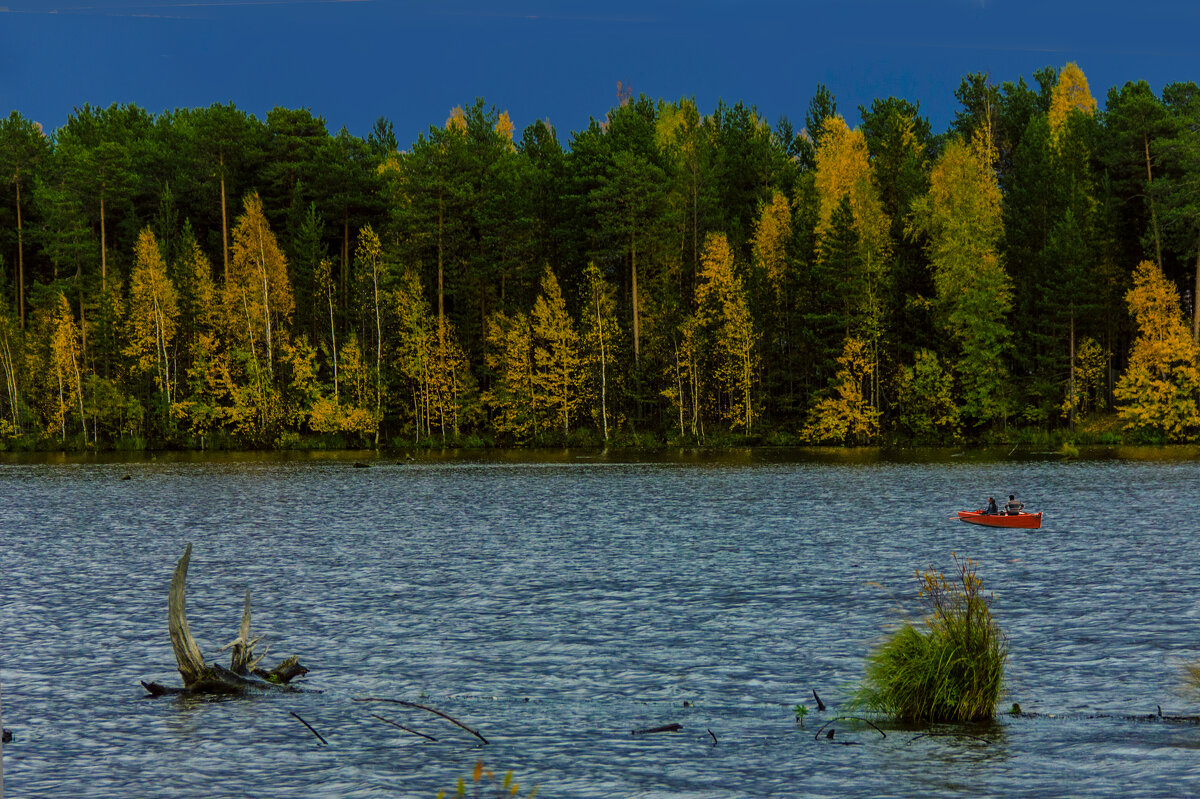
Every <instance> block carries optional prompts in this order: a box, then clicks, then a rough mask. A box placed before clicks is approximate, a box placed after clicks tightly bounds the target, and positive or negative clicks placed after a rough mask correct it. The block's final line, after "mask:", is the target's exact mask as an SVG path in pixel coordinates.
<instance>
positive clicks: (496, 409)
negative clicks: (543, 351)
mask: <svg viewBox="0 0 1200 799" xmlns="http://www.w3.org/2000/svg"><path fill="white" fill-rule="evenodd" d="M486 343H487V350H486V355H485V360H484V362H485V364H486V366H487V367H488V369H490V370H491V372H492V374H493V378H492V384H491V387H490V388H489V389H488V390H487V391H486V392H484V395H483V400H484V402H485V403H486V404H487V406H488V408H489V410H490V411H491V416H492V424H493V426H494V427H495V428H496V430H497V431H498V432H500V433H504V434H507V435H510V436H512V437H513V438H515V439H516V440H517V441H519V442H522V441H528V440H529V439H531V438H534V437H536V436H537V434H538V432H539V426H538V416H537V414H536V413H535V411H534V408H535V406H536V396H537V386H536V385H535V383H534V378H533V371H534V370H533V334H532V332H531V331H530V328H529V317H527V316H526V315H525V314H523V313H517V314H514V315H512V316H509V315H508V314H505V313H504V312H503V311H497V312H495V313H493V314H492V315H491V316H489V317H488V320H487V340H486Z"/></svg>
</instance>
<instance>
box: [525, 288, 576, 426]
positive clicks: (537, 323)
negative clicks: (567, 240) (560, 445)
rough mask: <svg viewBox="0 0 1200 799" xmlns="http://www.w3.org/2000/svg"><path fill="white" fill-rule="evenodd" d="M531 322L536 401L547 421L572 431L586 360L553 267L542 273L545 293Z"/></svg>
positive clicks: (538, 299) (537, 301)
mask: <svg viewBox="0 0 1200 799" xmlns="http://www.w3.org/2000/svg"><path fill="white" fill-rule="evenodd" d="M529 324H530V329H531V332H532V334H533V363H534V375H533V382H534V386H535V387H536V389H537V391H536V393H535V395H534V396H535V401H536V404H537V407H538V409H539V410H540V411H541V412H542V413H544V414H545V415H546V417H547V420H551V419H553V420H555V422H556V423H557V424H558V425H560V426H561V427H562V431H563V434H564V435H565V434H567V433H569V432H570V430H571V417H572V415H573V414H574V413H575V410H576V409H577V408H578V407H579V403H580V400H581V398H580V390H579V389H580V381H581V378H582V374H581V367H582V363H581V361H580V357H579V333H578V332H577V331H576V330H575V324H574V322H573V321H572V320H571V316H570V314H568V313H567V303H566V301H565V300H564V299H563V296H562V291H561V289H560V288H559V285H558V279H557V278H556V277H555V276H554V272H553V271H551V269H550V267H549V266H547V267H546V270H545V271H544V272H543V273H542V293H541V294H540V295H538V298H537V300H536V301H535V302H534V305H533V311H532V312H531V313H530V315H529Z"/></svg>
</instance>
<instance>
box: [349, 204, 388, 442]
mask: <svg viewBox="0 0 1200 799" xmlns="http://www.w3.org/2000/svg"><path fill="white" fill-rule="evenodd" d="M354 260H355V263H356V264H357V265H358V268H359V271H360V273H361V274H362V276H363V277H364V278H366V279H369V280H370V285H371V288H370V291H371V299H370V302H371V311H372V317H373V321H374V324H373V325H372V326H373V327H374V328H375V342H374V343H375V359H374V360H375V380H374V383H375V412H374V414H375V418H376V419H380V418H381V417H382V414H383V322H382V317H381V315H380V311H379V285H380V282H381V281H382V279H383V244H382V242H380V241H379V236H378V235H376V233H375V230H374V229H373V228H372V227H371V226H370V225H366V226H364V227H363V228H362V229H361V230H359V231H358V247H356V248H355V252H354ZM375 446H379V428H378V427H376V428H375Z"/></svg>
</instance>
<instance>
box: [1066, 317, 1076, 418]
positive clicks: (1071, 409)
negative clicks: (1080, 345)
mask: <svg viewBox="0 0 1200 799" xmlns="http://www.w3.org/2000/svg"><path fill="white" fill-rule="evenodd" d="M1067 388H1068V390H1069V391H1070V392H1071V393H1070V394H1069V396H1070V397H1071V403H1070V405H1068V406H1067V427H1068V428H1069V429H1070V431H1071V432H1072V433H1074V432H1075V309H1073V308H1072V309H1071V376H1070V378H1069V379H1068V383H1067Z"/></svg>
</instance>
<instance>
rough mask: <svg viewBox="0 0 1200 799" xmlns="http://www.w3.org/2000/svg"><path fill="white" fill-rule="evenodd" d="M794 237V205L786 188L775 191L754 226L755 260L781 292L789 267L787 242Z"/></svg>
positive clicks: (775, 288) (773, 285)
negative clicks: (786, 195) (785, 193)
mask: <svg viewBox="0 0 1200 799" xmlns="http://www.w3.org/2000/svg"><path fill="white" fill-rule="evenodd" d="M791 238H792V208H791V205H790V204H789V203H788V200H787V197H785V196H784V195H783V192H779V191H776V192H773V193H772V194H771V199H770V200H769V201H768V202H765V203H763V205H762V209H761V210H760V211H759V215H758V223H757V224H756V225H755V227H754V263H755V264H756V265H757V266H758V268H759V269H761V270H763V272H765V273H766V276H767V282H768V283H770V284H771V287H772V288H773V289H774V290H775V293H776V295H778V294H779V293H780V292H781V291H782V289H783V282H784V276H785V274H786V272H787V268H788V243H789V241H791Z"/></svg>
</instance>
